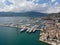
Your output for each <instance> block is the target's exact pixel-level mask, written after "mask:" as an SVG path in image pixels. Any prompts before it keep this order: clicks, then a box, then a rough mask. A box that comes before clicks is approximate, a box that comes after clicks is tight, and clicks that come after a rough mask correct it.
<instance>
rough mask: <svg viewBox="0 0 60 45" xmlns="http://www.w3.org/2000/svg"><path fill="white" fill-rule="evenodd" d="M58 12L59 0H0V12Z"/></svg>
mask: <svg viewBox="0 0 60 45" xmlns="http://www.w3.org/2000/svg"><path fill="white" fill-rule="evenodd" d="M28 11H35V12H40V13H58V12H60V0H0V12H28Z"/></svg>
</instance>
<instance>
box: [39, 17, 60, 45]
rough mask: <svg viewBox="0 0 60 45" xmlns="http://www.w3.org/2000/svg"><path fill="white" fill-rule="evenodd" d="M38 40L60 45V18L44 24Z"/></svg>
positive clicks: (49, 20)
mask: <svg viewBox="0 0 60 45" xmlns="http://www.w3.org/2000/svg"><path fill="white" fill-rule="evenodd" d="M44 20H45V21H46V20H47V19H44ZM39 40H40V41H42V42H46V43H48V44H51V45H60V18H51V19H48V20H47V21H46V22H45V23H44V27H43V31H41V33H40V38H39Z"/></svg>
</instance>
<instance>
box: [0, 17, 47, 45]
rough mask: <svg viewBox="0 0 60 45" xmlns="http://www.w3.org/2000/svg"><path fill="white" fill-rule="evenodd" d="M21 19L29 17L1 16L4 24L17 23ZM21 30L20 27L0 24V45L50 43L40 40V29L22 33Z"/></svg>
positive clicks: (0, 21) (40, 44)
mask: <svg viewBox="0 0 60 45" xmlns="http://www.w3.org/2000/svg"><path fill="white" fill-rule="evenodd" d="M29 19H31V18H29ZM29 19H28V20H29ZM19 20H27V17H0V23H4V24H7V23H17V22H16V21H19ZM20 30H21V29H18V28H11V27H4V26H0V45H48V44H46V43H44V42H41V41H39V37H40V35H39V34H40V31H36V32H35V33H27V32H22V33H21V32H20Z"/></svg>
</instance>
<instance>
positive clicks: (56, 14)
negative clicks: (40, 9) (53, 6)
mask: <svg viewBox="0 0 60 45" xmlns="http://www.w3.org/2000/svg"><path fill="white" fill-rule="evenodd" d="M48 17H60V12H59V13H52V14H48Z"/></svg>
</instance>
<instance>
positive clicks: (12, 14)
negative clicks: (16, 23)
mask: <svg viewBox="0 0 60 45" xmlns="http://www.w3.org/2000/svg"><path fill="white" fill-rule="evenodd" d="M45 15H46V14H45V13H39V12H24V13H15V12H0V17H4V16H29V17H40V16H45Z"/></svg>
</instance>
